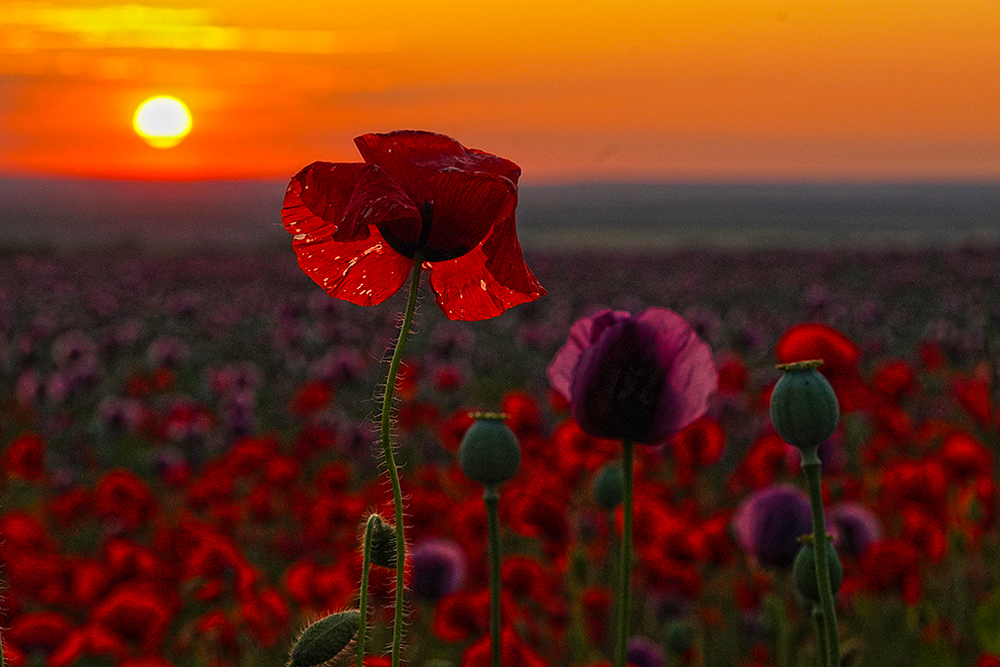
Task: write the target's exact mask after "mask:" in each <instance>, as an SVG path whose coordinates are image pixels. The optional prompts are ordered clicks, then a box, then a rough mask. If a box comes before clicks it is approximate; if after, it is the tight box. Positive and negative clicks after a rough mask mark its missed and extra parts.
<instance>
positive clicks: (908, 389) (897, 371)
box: [872, 359, 917, 401]
mask: <svg viewBox="0 0 1000 667" xmlns="http://www.w3.org/2000/svg"><path fill="white" fill-rule="evenodd" d="M872 387H873V388H874V389H875V391H877V392H878V393H880V394H882V395H883V396H885V397H886V398H888V399H889V400H891V401H898V400H899V399H900V398H902V397H904V396H906V395H907V394H910V393H912V392H913V391H914V390H915V389H916V388H917V378H916V374H915V373H914V372H913V367H912V366H911V365H910V364H909V362H907V361H905V360H903V359H891V360H886V361H884V362H882V363H881V364H879V366H878V369H876V371H875V375H874V376H872Z"/></svg>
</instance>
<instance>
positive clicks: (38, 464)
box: [0, 433, 45, 481]
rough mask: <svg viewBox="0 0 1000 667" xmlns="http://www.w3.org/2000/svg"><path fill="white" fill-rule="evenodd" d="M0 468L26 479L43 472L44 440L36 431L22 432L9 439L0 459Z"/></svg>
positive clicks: (31, 479)
mask: <svg viewBox="0 0 1000 667" xmlns="http://www.w3.org/2000/svg"><path fill="white" fill-rule="evenodd" d="M0 470H3V471H5V472H8V473H10V474H11V475H13V476H14V477H19V478H21V479H24V480H28V481H37V480H39V479H41V478H42V476H43V475H44V474H45V441H44V440H42V438H41V436H39V435H38V434H37V433H24V434H22V435H19V436H17V437H16V438H14V439H13V440H11V441H10V444H9V445H7V449H6V450H4V453H3V458H2V459H0Z"/></svg>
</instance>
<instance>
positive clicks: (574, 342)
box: [546, 310, 631, 401]
mask: <svg viewBox="0 0 1000 667" xmlns="http://www.w3.org/2000/svg"><path fill="white" fill-rule="evenodd" d="M629 317H631V315H630V314H629V313H628V312H627V311H624V310H619V311H614V312H612V311H611V310H602V311H601V312H599V313H597V314H595V315H594V316H592V317H585V318H583V319H581V320H578V321H577V322H576V324H574V325H573V326H572V327H571V328H570V330H569V335H568V336H567V337H566V344H565V345H563V346H562V347H561V348H559V351H558V352H557V353H556V356H555V358H554V359H553V360H552V363H551V364H549V367H548V370H546V374H547V375H548V378H549V383H550V384H551V385H552V388H553V389H555V390H556V391H557V392H559V393H560V394H561V395H562V397H563V398H565V399H566V400H567V401H572V400H573V391H572V387H573V376H574V374H575V371H576V366H577V364H578V363H579V361H580V357H581V356H583V353H584V351H585V350H586V349H587V348H589V347H590V346H591V344H593V342H594V341H595V340H597V338H598V336H600V333H601V331H603V330H604V329H606V328H607V327H609V326H611V325H613V324H615V323H616V322H619V321H621V320H627V319H628V318H629Z"/></svg>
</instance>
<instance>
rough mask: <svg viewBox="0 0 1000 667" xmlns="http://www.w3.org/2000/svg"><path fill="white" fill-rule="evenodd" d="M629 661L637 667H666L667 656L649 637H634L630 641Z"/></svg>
mask: <svg viewBox="0 0 1000 667" xmlns="http://www.w3.org/2000/svg"><path fill="white" fill-rule="evenodd" d="M626 655H627V659H628V664H629V665H635V667H664V665H665V664H666V656H665V655H664V653H663V649H662V648H661V647H660V645H659V644H657V643H656V642H654V641H653V640H652V639H649V638H648V637H632V638H631V639H629V640H628V650H627V653H626Z"/></svg>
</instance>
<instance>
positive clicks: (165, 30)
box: [0, 2, 396, 55]
mask: <svg viewBox="0 0 1000 667" xmlns="http://www.w3.org/2000/svg"><path fill="white" fill-rule="evenodd" d="M395 48H396V37H395V34H394V33H393V32H391V31H386V30H298V29H277V28H247V27H238V26H232V25H221V24H220V23H219V22H218V21H217V20H216V16H215V12H213V11H212V10H211V9H209V8H204V7H193V8H184V9H178V8H170V7H154V6H150V5H142V4H120V5H103V6H82V5H67V4H56V3H45V2H42V3H38V2H0V55H4V54H30V53H36V52H39V51H50V50H60V51H62V50H71V49H85V50H89V49H153V50H181V51H223V52H224V51H237V52H245V53H286V54H310V55H332V54H339V53H384V52H388V51H393V50H395Z"/></svg>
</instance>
